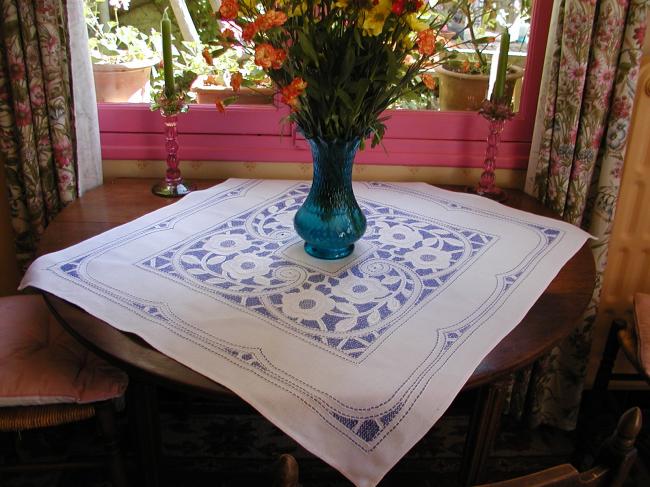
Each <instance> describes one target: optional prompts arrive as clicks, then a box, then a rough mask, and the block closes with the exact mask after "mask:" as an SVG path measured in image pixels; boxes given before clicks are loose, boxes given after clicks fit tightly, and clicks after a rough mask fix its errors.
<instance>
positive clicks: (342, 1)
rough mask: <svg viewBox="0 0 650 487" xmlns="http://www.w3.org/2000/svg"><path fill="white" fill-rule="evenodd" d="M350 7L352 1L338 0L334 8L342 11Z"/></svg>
mask: <svg viewBox="0 0 650 487" xmlns="http://www.w3.org/2000/svg"><path fill="white" fill-rule="evenodd" d="M348 5H350V0H336V2H334V6H335V7H337V8H340V9H345V8H348Z"/></svg>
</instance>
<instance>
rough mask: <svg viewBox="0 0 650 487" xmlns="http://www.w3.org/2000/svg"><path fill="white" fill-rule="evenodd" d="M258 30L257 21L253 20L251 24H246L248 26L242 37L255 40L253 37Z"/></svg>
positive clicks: (248, 40) (247, 40) (246, 39)
mask: <svg viewBox="0 0 650 487" xmlns="http://www.w3.org/2000/svg"><path fill="white" fill-rule="evenodd" d="M257 32H258V28H257V24H256V23H255V22H251V23H250V24H246V27H244V29H243V30H242V34H241V37H242V39H244V40H245V41H246V42H250V41H252V40H253V37H255V35H256V34H257Z"/></svg>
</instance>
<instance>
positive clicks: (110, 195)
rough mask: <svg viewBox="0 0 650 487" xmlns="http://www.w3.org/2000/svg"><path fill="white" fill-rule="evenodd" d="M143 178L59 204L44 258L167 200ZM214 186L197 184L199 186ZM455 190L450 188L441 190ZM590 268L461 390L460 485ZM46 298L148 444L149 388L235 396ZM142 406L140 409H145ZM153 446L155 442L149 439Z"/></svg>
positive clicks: (579, 264) (568, 278) (526, 204)
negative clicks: (128, 389) (119, 376)
mask: <svg viewBox="0 0 650 487" xmlns="http://www.w3.org/2000/svg"><path fill="white" fill-rule="evenodd" d="M154 182H155V181H153V180H149V179H116V180H114V181H110V182H107V183H105V184H104V185H103V186H101V187H99V188H96V189H93V190H91V191H89V192H87V193H86V194H85V195H84V196H83V197H81V198H79V199H77V200H76V201H74V202H73V203H72V204H70V205H69V206H68V207H66V208H65V209H64V210H63V211H62V212H61V213H60V214H59V215H58V216H57V217H56V218H55V219H54V221H53V222H52V223H50V225H49V226H48V228H47V230H46V231H45V234H44V235H43V238H42V240H41V243H40V246H39V254H41V255H42V254H46V253H50V252H54V251H57V250H61V249H63V248H66V247H69V246H71V245H74V244H76V243H78V242H81V241H83V240H85V239H87V238H90V237H92V236H94V235H97V234H99V233H102V232H104V231H106V230H109V229H111V228H113V227H116V226H118V225H122V224H124V223H127V222H129V221H131V220H133V219H135V218H138V217H140V216H142V215H144V214H146V213H149V212H151V211H154V210H156V209H158V208H161V207H163V206H166V205H169V204H171V203H173V202H174V201H175V200H173V199H165V198H160V197H157V196H154V195H153V194H151V192H150V188H151V186H152V184H153V183H154ZM217 182H218V181H209V180H205V181H199V184H198V186H199V188H206V187H210V186H212V185H214V184H216V183H217ZM448 189H454V188H448ZM508 194H509V199H508V201H507V202H506V204H508V205H509V206H512V207H513V208H517V209H521V210H524V211H528V212H531V213H536V214H539V215H544V216H551V217H553V216H554V215H553V214H552V213H551V211H550V210H548V209H547V208H545V207H543V206H542V205H541V204H540V203H538V202H537V201H536V200H535V199H533V198H531V197H529V196H527V195H525V194H523V193H522V192H521V191H509V192H508ZM594 283H595V267H594V260H593V257H592V253H591V250H590V249H589V247H588V245H587V244H585V245H584V246H583V248H582V249H581V250H580V251H579V252H578V253H577V254H576V255H575V256H574V257H573V258H572V259H571V260H570V261H569V262H568V263H567V264H566V265H565V266H564V267H563V268H562V270H561V271H560V273H559V274H558V275H557V277H556V278H555V279H554V280H553V282H552V283H551V284H550V285H549V286H548V288H547V289H546V291H545V292H544V294H543V295H542V296H541V297H540V298H539V299H538V300H537V302H536V303H535V304H534V305H533V307H532V308H531V309H530V311H529V312H528V314H527V315H526V317H525V318H524V319H523V320H522V321H521V323H520V324H519V325H518V326H517V327H516V328H515V329H514V330H513V331H512V332H511V333H510V334H509V335H508V336H506V337H505V338H504V339H503V340H502V341H501V342H500V343H499V344H498V345H497V346H496V348H494V349H493V350H492V351H491V352H490V353H489V355H488V356H487V357H486V358H485V359H484V360H483V361H482V362H481V364H480V365H479V366H478V367H477V369H476V370H475V371H474V373H473V375H472V376H471V378H470V379H469V380H468V381H467V383H466V384H465V386H464V389H463V390H469V389H474V388H478V400H477V401H476V408H475V411H474V413H473V415H472V418H471V421H470V427H469V432H468V435H467V441H466V446H465V453H464V455H463V463H462V466H461V473H462V477H463V479H462V483H463V484H465V485H471V484H473V483H475V482H476V481H477V479H478V477H479V476H480V473H481V470H482V468H483V465H484V463H485V461H486V460H487V456H488V454H489V451H490V449H491V446H492V442H493V440H494V438H495V436H496V433H497V430H498V424H499V417H500V416H501V412H502V409H503V404H504V399H505V396H506V391H505V385H504V383H503V382H502V381H501V380H502V379H504V378H505V377H507V376H508V374H510V373H511V372H513V371H516V370H519V369H522V368H524V367H526V366H527V365H530V364H531V363H533V362H534V361H535V360H536V359H538V358H540V357H541V356H542V355H544V354H545V353H547V352H548V351H550V350H551V349H552V348H553V347H554V346H555V345H556V344H557V343H558V342H560V341H561V340H562V339H563V338H565V337H567V336H568V335H569V333H570V332H571V330H572V329H573V328H574V327H575V326H576V325H577V324H578V322H579V320H580V318H581V316H582V313H583V312H584V310H585V308H586V307H587V304H588V303H589V300H590V298H591V296H592V293H593V289H594ZM45 299H46V301H47V303H48V304H49V306H50V308H51V309H52V311H53V312H54V313H55V314H56V316H57V317H58V318H59V320H60V321H61V323H62V324H63V326H65V328H66V329H67V330H68V331H70V333H72V334H73V335H74V336H76V337H77V338H78V339H79V340H80V341H81V342H83V343H84V344H85V345H86V346H88V347H89V348H91V349H92V350H93V351H95V352H96V353H98V354H99V355H101V356H103V357H104V358H106V359H108V360H110V361H112V362H113V363H115V364H117V365H119V366H121V367H123V368H124V369H125V370H126V371H127V372H128V373H129V375H130V376H131V377H133V378H134V379H136V383H137V384H139V385H141V386H144V389H142V390H143V391H145V392H146V394H145V395H144V396H143V397H141V399H140V400H138V401H137V403H139V405H138V408H139V409H140V413H139V414H138V428H142V431H141V435H140V437H142V436H147V435H148V436H150V438H149V439H147V440H145V443H151V437H152V436H153V437H155V435H156V433H157V432H156V431H152V429H154V430H155V428H156V427H157V425H156V422H155V395H153V392H154V391H155V389H154V386H155V385H163V386H167V387H173V388H179V389H182V390H185V391H191V392H192V393H200V394H204V395H208V396H215V395H218V396H224V395H233V396H234V393H233V392H231V391H230V390H228V389H226V388H225V387H223V386H221V385H220V384H218V383H216V382H214V381H212V380H210V379H208V378H206V377H205V376H203V375H201V374H199V373H197V372H195V371H193V370H192V369H189V368H188V367H186V366H184V365H182V364H180V363H179V362H176V361H175V360H173V359H171V358H169V357H167V356H166V355H163V354H162V353H161V352H158V351H157V350H155V349H153V348H151V347H150V346H149V345H148V344H147V343H145V342H144V341H143V340H142V339H140V338H139V337H137V336H134V335H132V334H128V333H124V332H121V331H119V330H117V329H116V328H113V327H112V326H110V325H108V324H107V323H105V322H103V321H101V320H99V319H97V318H95V317H93V316H91V315H89V314H88V313H86V312H84V311H83V310H81V309H80V308H78V307H76V306H74V305H72V304H70V303H68V302H66V301H64V300H62V299H60V298H57V297H56V296H53V295H51V294H46V295H45ZM147 405H148V406H149V407H146V406H147ZM153 443H155V442H153ZM156 455H157V453H156V452H155V451H148V452H146V451H145V452H142V451H141V456H142V461H144V462H147V463H148V464H149V468H147V469H145V470H149V469H151V470H152V471H151V472H144V473H145V481H146V485H148V486H155V485H157V484H158V474H157V464H158V462H157V460H156V458H157V457H156Z"/></svg>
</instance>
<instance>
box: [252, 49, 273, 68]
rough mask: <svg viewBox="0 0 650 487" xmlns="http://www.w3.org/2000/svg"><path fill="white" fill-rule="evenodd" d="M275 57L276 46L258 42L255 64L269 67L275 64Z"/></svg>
mask: <svg viewBox="0 0 650 487" xmlns="http://www.w3.org/2000/svg"><path fill="white" fill-rule="evenodd" d="M274 58H275V48H274V47H273V46H272V45H271V44H267V43H264V44H258V45H257V46H256V47H255V64H257V65H258V66H260V67H262V68H264V69H269V68H270V67H271V66H272V65H273V59H274Z"/></svg>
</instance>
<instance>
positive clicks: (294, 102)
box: [280, 78, 307, 110]
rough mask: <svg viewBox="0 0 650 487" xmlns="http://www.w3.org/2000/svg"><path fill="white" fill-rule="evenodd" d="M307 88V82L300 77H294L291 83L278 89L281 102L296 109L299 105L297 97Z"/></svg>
mask: <svg viewBox="0 0 650 487" xmlns="http://www.w3.org/2000/svg"><path fill="white" fill-rule="evenodd" d="M306 88H307V82H306V81H305V80H303V79H302V78H294V79H293V80H292V81H291V83H289V84H288V85H287V86H285V87H284V88H282V90H280V93H281V94H282V102H283V103H286V104H287V105H289V106H290V107H291V108H293V109H294V110H296V109H297V108H298V105H299V100H298V97H299V96H300V95H301V94H302V93H303V92H304V91H305V89H306Z"/></svg>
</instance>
